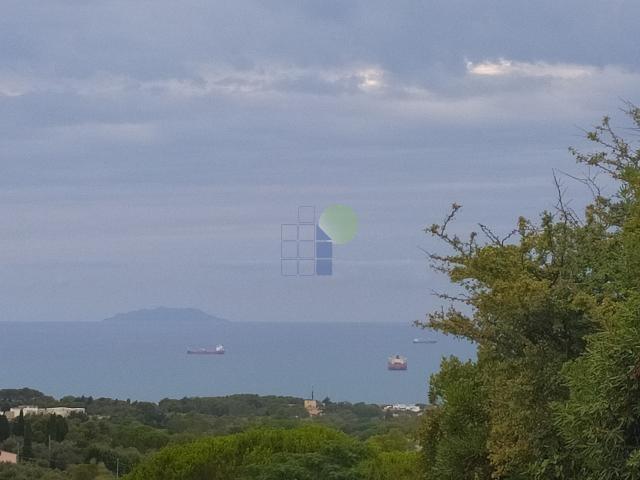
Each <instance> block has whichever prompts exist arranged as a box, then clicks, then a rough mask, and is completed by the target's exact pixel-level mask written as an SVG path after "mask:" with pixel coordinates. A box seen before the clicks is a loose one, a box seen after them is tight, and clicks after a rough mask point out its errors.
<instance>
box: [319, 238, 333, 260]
mask: <svg viewBox="0 0 640 480" xmlns="http://www.w3.org/2000/svg"><path fill="white" fill-rule="evenodd" d="M316 258H333V243H331V242H316Z"/></svg>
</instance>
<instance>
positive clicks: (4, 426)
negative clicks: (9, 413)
mask: <svg viewBox="0 0 640 480" xmlns="http://www.w3.org/2000/svg"><path fill="white" fill-rule="evenodd" d="M10 436H11V426H10V425H9V420H7V417H5V416H4V415H0V442H4V441H5V440H6V439H7V438H9V437H10Z"/></svg>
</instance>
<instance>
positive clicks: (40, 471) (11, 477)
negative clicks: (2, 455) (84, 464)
mask: <svg viewBox="0 0 640 480" xmlns="http://www.w3.org/2000/svg"><path fill="white" fill-rule="evenodd" d="M0 480H70V479H69V476H68V475H67V473H66V472H60V471H55V470H51V469H49V468H45V467H40V466H37V465H32V464H20V465H10V464H6V463H0Z"/></svg>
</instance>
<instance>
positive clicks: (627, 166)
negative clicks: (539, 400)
mask: <svg viewBox="0 0 640 480" xmlns="http://www.w3.org/2000/svg"><path fill="white" fill-rule="evenodd" d="M629 113H630V115H631V117H632V118H633V120H634V122H635V129H636V130H638V129H640V110H639V109H637V108H632V109H631V110H630V112H629ZM590 138H591V139H592V140H593V141H595V142H597V143H598V144H600V145H601V146H604V148H605V150H604V151H602V152H596V153H592V154H589V155H584V156H581V160H582V161H584V162H585V163H588V164H590V165H593V166H596V167H598V168H602V169H604V170H606V171H607V172H608V173H609V174H610V175H611V176H613V177H614V178H616V179H617V180H618V181H619V182H620V189H619V191H618V193H617V195H616V198H615V201H614V202H610V207H609V209H610V210H611V211H612V214H613V213H615V214H616V215H617V216H618V217H619V218H621V219H623V221H622V222H620V223H621V225H620V228H619V230H618V231H617V233H618V236H619V237H620V242H619V249H618V251H617V253H618V261H619V263H620V264H621V265H623V266H624V268H621V269H617V270H616V271H615V272H612V274H611V275H610V276H609V278H608V279H607V283H608V284H609V285H610V286H611V290H612V294H611V295H610V298H609V299H608V301H607V302H606V303H603V305H602V306H601V307H600V308H599V309H597V310H596V311H595V315H596V318H597V319H598V321H599V323H600V324H601V325H602V328H601V329H600V331H598V332H597V333H595V334H593V335H591V336H590V337H589V338H588V339H587V348H586V350H585V352H584V354H583V355H581V356H580V357H579V358H577V359H576V360H574V361H572V362H569V363H568V364H567V365H566V367H565V369H564V374H565V377H566V381H567V385H568V387H569V391H570V395H569V398H568V399H567V400H566V401H564V402H558V404H557V405H556V423H557V425H558V428H559V429H560V431H561V434H562V437H563V439H564V441H565V445H566V451H565V452H564V458H563V460H564V463H569V464H570V467H571V468H570V469H569V468H566V470H567V471H569V473H570V474H571V475H574V476H575V477H576V478H577V477H579V478H584V479H587V480H591V479H594V480H595V479H601V478H616V479H636V478H640V203H639V202H638V199H639V198H640V168H639V167H640V148H635V149H634V148H633V147H632V146H631V145H630V144H629V143H627V142H626V141H624V140H623V139H622V138H621V137H619V136H618V135H617V134H616V133H615V132H614V131H613V129H612V128H611V126H610V122H609V120H608V119H605V120H604V122H603V123H602V125H601V126H600V127H598V128H596V129H595V130H594V131H593V132H591V133H590Z"/></svg>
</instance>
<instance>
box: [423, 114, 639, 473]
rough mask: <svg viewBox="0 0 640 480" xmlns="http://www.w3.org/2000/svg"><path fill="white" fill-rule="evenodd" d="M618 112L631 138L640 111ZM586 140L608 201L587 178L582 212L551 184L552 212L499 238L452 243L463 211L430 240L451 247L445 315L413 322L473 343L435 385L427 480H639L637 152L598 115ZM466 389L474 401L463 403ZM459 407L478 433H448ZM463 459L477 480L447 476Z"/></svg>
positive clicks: (428, 418)
mask: <svg viewBox="0 0 640 480" xmlns="http://www.w3.org/2000/svg"><path fill="white" fill-rule="evenodd" d="M627 113H628V114H629V116H630V118H631V119H632V121H633V123H634V128H636V129H639V128H640V110H638V109H637V108H635V107H632V106H630V108H629V109H628V112H627ZM588 138H589V139H590V140H591V141H593V142H595V143H596V145H597V146H598V147H600V150H598V151H596V152H594V153H589V154H581V153H579V152H577V151H575V150H572V152H573V154H574V155H575V156H576V158H577V160H578V162H580V163H582V164H586V165H588V166H589V167H591V168H593V169H599V170H601V171H603V172H605V173H606V174H607V175H608V176H609V177H610V179H612V180H613V181H614V182H616V183H617V185H618V186H619V189H618V190H617V192H616V193H615V194H613V195H611V196H604V195H602V193H601V190H600V189H599V188H598V186H597V184H596V181H595V179H594V177H593V176H589V177H587V178H585V179H582V180H581V181H582V182H583V183H584V184H585V185H587V186H588V187H590V188H591V189H592V192H593V202H592V203H591V204H590V205H588V206H587V207H586V209H585V213H584V215H577V214H576V212H574V211H573V210H572V209H571V208H570V207H569V206H568V204H567V203H566V201H565V199H564V198H563V197H564V195H563V187H562V185H561V183H560V182H559V181H558V180H557V179H556V185H557V187H558V203H557V205H556V209H555V211H554V212H544V213H543V214H542V215H541V217H540V220H539V221H537V222H532V221H530V220H527V219H524V218H520V219H519V221H518V224H517V226H516V228H515V229H514V230H513V232H511V233H509V234H507V235H506V236H500V235H497V234H496V233H494V232H493V231H491V230H490V229H489V228H487V227H485V226H484V225H480V229H479V232H480V234H478V233H475V232H472V233H471V234H470V235H469V237H468V238H466V239H464V238H462V237H460V236H458V235H456V234H452V233H450V224H451V222H452V221H453V219H454V217H455V216H456V214H457V213H458V211H459V209H460V206H459V205H454V206H453V209H452V212H451V214H450V215H449V216H448V217H447V218H446V219H445V221H444V222H443V223H442V224H440V225H433V226H431V227H430V228H429V229H427V231H428V232H429V233H431V234H432V235H434V236H435V237H437V238H439V239H440V240H442V241H443V242H444V243H445V244H446V245H447V246H448V247H449V249H450V253H448V254H444V255H441V254H430V255H429V256H430V259H431V261H432V262H433V265H434V267H435V268H436V269H437V270H438V271H440V272H443V273H445V274H447V275H448V276H449V278H450V280H451V281H452V282H453V284H454V285H456V287H457V290H456V292H455V293H453V294H442V295H441V297H442V298H443V299H445V300H447V301H450V302H451V306H450V307H449V308H446V309H442V310H440V311H436V312H434V313H432V314H430V315H429V316H428V317H427V319H426V321H425V322H421V323H420V324H421V325H422V326H424V327H428V328H433V329H436V330H439V331H441V332H444V333H446V334H450V335H454V336H458V337H461V338H465V339H468V340H471V341H473V342H475V343H476V344H477V345H478V357H477V363H476V364H475V365H471V364H467V365H457V364H455V362H454V363H452V360H446V361H444V362H443V364H442V370H441V372H440V373H439V374H437V375H436V376H435V377H434V378H433V379H432V388H434V389H435V394H433V395H432V398H431V404H432V409H431V410H430V412H429V413H428V414H427V415H425V421H424V425H423V428H422V431H421V432H422V444H423V447H424V460H425V468H426V470H427V472H428V475H429V474H432V475H436V476H434V477H432V478H490V477H493V478H505V479H528V478H593V479H596V478H597V479H614V478H615V479H618V478H629V479H630V478H640V470H638V471H637V472H636V473H631V472H632V468H636V467H635V465H636V464H638V465H639V466H640V453H636V452H638V451H637V448H638V447H640V444H639V443H638V441H637V440H636V436H635V435H636V433H635V432H636V428H638V427H636V423H635V422H636V418H637V415H636V411H635V409H636V408H637V407H636V406H635V405H637V404H638V402H637V400H638V398H637V397H636V391H635V383H634V381H635V380H634V377H633V374H632V372H634V371H635V370H634V369H635V368H636V367H637V366H638V365H640V361H639V360H638V359H639V358H640V356H639V354H640V352H639V351H638V347H637V345H639V344H640V337H639V336H638V332H637V331H636V330H635V327H634V321H637V319H638V316H637V307H636V305H637V302H638V300H637V298H636V297H637V295H638V292H639V290H640V289H639V288H638V287H640V283H639V282H640V280H639V279H640V275H639V274H640V267H638V266H639V265H640V233H639V232H640V229H639V228H638V225H640V220H639V217H638V214H637V213H636V212H637V210H638V205H637V198H638V195H637V193H638V178H640V153H639V152H640V151H639V150H638V149H637V148H634V147H633V146H632V145H630V144H628V143H626V142H625V141H624V140H623V139H622V138H621V137H619V136H618V135H617V134H616V133H615V132H614V130H613V129H612V128H611V126H610V122H609V119H606V118H605V119H604V121H603V123H602V124H601V125H600V126H599V127H597V128H596V129H595V130H594V131H593V132H591V133H589V134H588ZM481 235H482V236H484V238H485V240H480V238H481ZM453 371H458V373H457V374H452V372H453ZM638 371H640V366H638ZM639 378H640V374H639ZM465 386H470V388H471V389H472V390H475V391H476V393H477V398H476V399H475V401H474V400H473V399H472V398H470V397H464V396H462V395H459V392H460V391H461V390H462V389H463V388H464V387H465ZM449 397H450V398H449ZM460 410H462V411H465V412H473V413H471V414H470V415H471V416H468V417H465V421H466V422H468V425H470V426H471V428H472V429H473V432H465V431H464V429H462V430H461V429H458V428H453V427H447V428H445V425H447V424H446V422H445V419H450V418H457V417H456V415H458V413H459V411H460ZM638 431H639V432H640V428H638ZM483 435H485V440H484V441H482V437H483ZM463 438H464V439H466V441H463V440H462V439H463ZM639 438H640V435H639ZM469 450H471V452H472V453H471V452H469ZM471 458H472V459H474V461H473V465H480V466H481V468H480V469H479V470H478V473H477V476H476V477H464V475H465V474H467V473H468V470H465V472H458V473H452V472H454V470H452V469H453V467H455V466H456V465H460V464H461V462H463V461H465V459H466V460H467V461H468V460H469V459H471ZM596 464H597V465H600V469H599V470H598V469H596V468H595V466H594V465H596ZM609 464H610V465H611V467H609V466H608V465H609ZM443 465H445V466H446V467H443ZM615 465H617V466H615ZM486 466H488V468H485V467H486ZM440 468H442V470H439V469H440ZM434 472H440V473H439V475H440V476H438V475H437V474H436V473H434ZM456 475H458V476H456ZM588 475H591V476H588ZM625 475H626V476H625ZM633 475H637V476H633Z"/></svg>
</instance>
